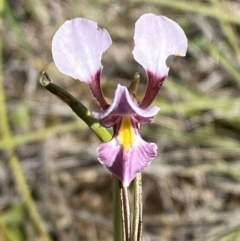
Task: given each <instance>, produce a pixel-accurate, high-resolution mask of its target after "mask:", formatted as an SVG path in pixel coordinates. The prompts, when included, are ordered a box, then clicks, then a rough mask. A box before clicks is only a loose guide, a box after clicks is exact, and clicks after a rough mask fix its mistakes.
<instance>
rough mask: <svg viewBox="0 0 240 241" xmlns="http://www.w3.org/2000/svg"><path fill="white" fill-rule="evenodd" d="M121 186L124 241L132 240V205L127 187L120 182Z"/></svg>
mask: <svg viewBox="0 0 240 241" xmlns="http://www.w3.org/2000/svg"><path fill="white" fill-rule="evenodd" d="M119 187H120V199H121V208H122V231H123V241H130V238H131V228H130V207H129V199H128V191H127V188H126V187H123V186H122V183H119Z"/></svg>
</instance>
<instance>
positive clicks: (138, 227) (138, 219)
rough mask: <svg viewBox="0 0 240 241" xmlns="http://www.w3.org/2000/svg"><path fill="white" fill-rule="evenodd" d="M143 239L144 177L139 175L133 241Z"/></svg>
mask: <svg viewBox="0 0 240 241" xmlns="http://www.w3.org/2000/svg"><path fill="white" fill-rule="evenodd" d="M141 239H142V175H141V173H139V174H138V175H137V176H136V177H135V179H134V208H133V234H132V241H141Z"/></svg>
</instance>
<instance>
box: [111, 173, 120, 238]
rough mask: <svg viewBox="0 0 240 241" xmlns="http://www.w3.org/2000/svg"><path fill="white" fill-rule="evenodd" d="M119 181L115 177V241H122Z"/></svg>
mask: <svg viewBox="0 0 240 241" xmlns="http://www.w3.org/2000/svg"><path fill="white" fill-rule="evenodd" d="M119 190H120V187H119V180H118V179H117V177H115V176H114V175H113V240H114V241H122V217H121V200H120V193H119Z"/></svg>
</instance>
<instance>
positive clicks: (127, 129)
mask: <svg viewBox="0 0 240 241" xmlns="http://www.w3.org/2000/svg"><path fill="white" fill-rule="evenodd" d="M133 140H134V129H133V126H132V122H131V118H130V117H129V116H123V117H122V120H121V124H120V127H119V130H118V141H119V143H120V144H121V145H123V147H124V151H128V149H129V148H130V146H131V144H132V142H133Z"/></svg>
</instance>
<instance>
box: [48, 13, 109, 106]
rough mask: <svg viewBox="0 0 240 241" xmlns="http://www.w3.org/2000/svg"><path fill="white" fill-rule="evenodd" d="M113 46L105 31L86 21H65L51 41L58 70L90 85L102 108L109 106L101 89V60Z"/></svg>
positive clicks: (79, 19)
mask: <svg viewBox="0 0 240 241" xmlns="http://www.w3.org/2000/svg"><path fill="white" fill-rule="evenodd" d="M111 43H112V40H111V37H110V35H109V34H108V32H107V31H106V30H105V29H101V28H99V27H98V26H97V23H96V22H94V21H91V20H88V19H84V18H75V19H72V20H68V21H66V22H65V23H64V24H63V25H62V26H61V27H60V28H59V29H58V31H57V32H56V33H55V35H54V37H53V40H52V55H53V60H54V63H55V65H56V66H57V68H58V69H59V71H60V72H62V73H63V74H66V75H68V76H71V77H72V78H74V79H78V80H80V81H82V82H85V83H87V84H89V85H90V88H91V91H92V93H93V96H94V97H95V98H96V99H97V101H98V102H99V103H100V105H101V107H102V108H103V109H104V108H106V107H107V106H108V105H107V103H106V101H105V99H104V97H103V95H102V91H101V88H100V74H101V71H102V68H103V66H102V64H101V59H102V54H103V53H104V52H105V51H106V50H107V49H108V47H109V46H110V45H111Z"/></svg>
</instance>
